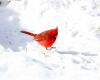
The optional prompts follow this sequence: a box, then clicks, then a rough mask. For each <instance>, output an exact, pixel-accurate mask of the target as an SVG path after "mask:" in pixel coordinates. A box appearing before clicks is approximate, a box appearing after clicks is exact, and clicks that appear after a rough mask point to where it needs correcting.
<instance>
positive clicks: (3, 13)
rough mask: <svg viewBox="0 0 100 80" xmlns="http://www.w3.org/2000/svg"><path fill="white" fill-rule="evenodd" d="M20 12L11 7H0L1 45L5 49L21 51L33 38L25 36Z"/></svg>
mask: <svg viewBox="0 0 100 80" xmlns="http://www.w3.org/2000/svg"><path fill="white" fill-rule="evenodd" d="M20 30H22V28H21V25H20V19H19V15H18V13H16V12H15V11H13V10H12V9H9V8H3V9H1V8H0V46H2V47H3V48H4V49H11V50H12V51H19V48H20V47H21V48H25V46H26V45H27V42H30V41H31V40H32V39H30V38H28V37H27V36H23V34H21V33H20Z"/></svg>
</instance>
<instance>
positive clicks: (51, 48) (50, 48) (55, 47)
mask: <svg viewBox="0 0 100 80" xmlns="http://www.w3.org/2000/svg"><path fill="white" fill-rule="evenodd" d="M52 49H56V47H50V48H46V50H52Z"/></svg>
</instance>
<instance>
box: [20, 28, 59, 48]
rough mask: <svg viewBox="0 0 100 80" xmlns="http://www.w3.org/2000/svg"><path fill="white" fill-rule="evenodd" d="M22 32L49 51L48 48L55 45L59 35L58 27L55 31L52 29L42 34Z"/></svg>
mask: <svg viewBox="0 0 100 80" xmlns="http://www.w3.org/2000/svg"><path fill="white" fill-rule="evenodd" d="M21 32H22V33H24V34H27V35H30V36H32V37H33V39H34V40H35V41H37V42H38V43H39V44H40V45H41V46H43V47H45V48H46V49H47V48H48V47H51V46H52V45H53V43H54V42H55V41H56V38H57V35H58V27H56V28H55V29H50V30H47V31H44V32H41V33H39V34H34V33H31V32H27V31H21Z"/></svg>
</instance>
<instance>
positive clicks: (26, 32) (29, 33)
mask: <svg viewBox="0 0 100 80" xmlns="http://www.w3.org/2000/svg"><path fill="white" fill-rule="evenodd" d="M20 32H21V33H24V34H27V35H30V36H35V35H36V34H33V33H31V32H28V31H20Z"/></svg>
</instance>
